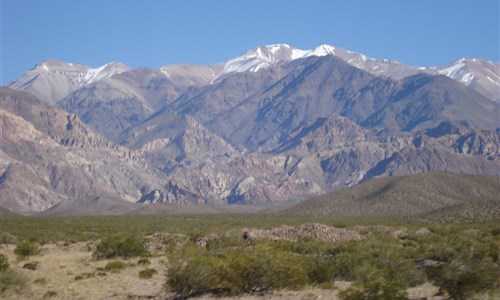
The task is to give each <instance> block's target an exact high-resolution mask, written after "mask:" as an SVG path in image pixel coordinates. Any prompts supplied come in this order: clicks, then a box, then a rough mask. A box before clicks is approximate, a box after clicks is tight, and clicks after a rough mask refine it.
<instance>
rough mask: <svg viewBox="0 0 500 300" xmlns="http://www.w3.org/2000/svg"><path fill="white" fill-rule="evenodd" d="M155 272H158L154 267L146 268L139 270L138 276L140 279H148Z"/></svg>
mask: <svg viewBox="0 0 500 300" xmlns="http://www.w3.org/2000/svg"><path fill="white" fill-rule="evenodd" d="M157 273H158V271H156V270H155V269H151V268H147V269H144V270H140V271H139V278H141V279H149V278H151V277H153V276H154V275H155V274H157Z"/></svg>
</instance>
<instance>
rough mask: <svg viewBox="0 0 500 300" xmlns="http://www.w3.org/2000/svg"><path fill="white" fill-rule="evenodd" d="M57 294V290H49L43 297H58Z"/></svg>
mask: <svg viewBox="0 0 500 300" xmlns="http://www.w3.org/2000/svg"><path fill="white" fill-rule="evenodd" d="M56 296H57V292H56V291H47V292H46V293H45V294H43V298H44V299H46V298H52V297H56Z"/></svg>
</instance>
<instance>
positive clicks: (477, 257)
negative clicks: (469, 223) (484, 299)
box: [419, 230, 500, 299]
mask: <svg viewBox="0 0 500 300" xmlns="http://www.w3.org/2000/svg"><path fill="white" fill-rule="evenodd" d="M495 239H496V241H495ZM497 243H498V238H497V237H496V236H494V235H493V236H492V235H489V234H481V232H480V231H477V230H474V231H472V230H464V231H455V232H444V233H441V234H440V235H437V236H434V237H432V238H422V239H421V240H420V241H419V245H420V253H421V255H422V256H423V257H425V258H427V259H432V260H436V261H438V262H440V265H439V266H438V267H435V268H427V269H426V270H425V271H426V274H427V276H428V278H429V279H430V280H431V281H432V282H433V283H434V284H435V285H437V286H438V287H439V288H440V290H441V291H445V292H447V293H448V295H449V296H450V297H451V298H452V299H466V298H469V297H471V296H473V295H474V294H475V293H480V292H483V291H488V290H496V289H499V288H500V286H499V284H500V280H499V279H498V278H499V277H498V274H500V266H499V247H498V244H497Z"/></svg>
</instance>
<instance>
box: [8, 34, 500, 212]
mask: <svg viewBox="0 0 500 300" xmlns="http://www.w3.org/2000/svg"><path fill="white" fill-rule="evenodd" d="M1 104H2V105H1V107H0V108H1V110H0V113H1V122H2V145H1V151H2V156H1V157H2V159H1V162H0V163H1V164H0V173H1V177H0V196H1V198H2V206H3V207H6V208H8V209H11V210H14V211H17V212H23V213H33V212H41V211H45V210H48V209H50V208H51V207H54V206H55V205H58V204H59V206H61V204H60V203H72V202H74V201H80V202H82V201H83V203H89V204H88V205H92V203H94V202H96V201H87V200H85V199H98V198H96V197H104V198H106V199H107V198H109V199H115V200H116V199H123V200H124V201H128V202H139V203H176V204H208V205H221V204H259V205H260V204H269V203H281V202H287V201H300V200H304V199H307V198H310V197H313V196H316V195H320V194H324V193H326V192H329V191H332V190H336V189H340V188H343V187H348V186H352V185H355V184H357V183H359V182H362V181H366V180H368V179H370V178H374V177H380V176H394V175H407V174H416V173H422V172H429V171H436V170H442V171H444V170H446V171H450V172H457V173H470V174H488V175H495V176H499V175H500V64H499V63H498V62H491V61H486V60H483V59H479V58H474V59H459V60H457V61H455V62H451V63H450V64H448V65H445V66H441V67H412V66H406V65H403V64H401V63H399V62H396V61H390V60H384V59H373V58H369V57H366V56H365V55H362V54H359V53H355V52H351V51H347V50H344V49H340V48H336V47H333V46H330V45H321V46H319V47H317V48H315V49H312V50H300V49H296V48H294V47H292V46H289V45H286V44H277V45H269V46H261V47H257V48H255V49H251V50H248V51H247V52H245V53H243V54H242V55H240V56H238V57H235V58H233V59H230V60H228V61H226V62H223V63H218V64H212V65H168V66H164V67H161V68H159V69H150V68H137V69H131V68H128V67H127V66H125V65H123V64H121V63H116V62H114V63H109V64H106V65H104V66H102V67H99V68H91V67H88V66H83V65H76V64H69V63H63V62H59V61H56V60H46V61H44V62H41V63H39V64H37V65H36V66H35V67H34V68H33V69H32V70H30V71H28V72H27V73H26V74H24V75H22V76H21V77H20V78H18V79H17V80H15V81H14V82H12V83H10V84H8V85H7V86H6V87H2V90H1ZM89 195H90V196H92V197H94V196H95V197H94V198H92V197H90V196H89ZM89 197H90V198H89ZM4 199H5V200H4ZM116 201H118V200H116ZM97 202H98V201H97ZM65 205H68V204H65Z"/></svg>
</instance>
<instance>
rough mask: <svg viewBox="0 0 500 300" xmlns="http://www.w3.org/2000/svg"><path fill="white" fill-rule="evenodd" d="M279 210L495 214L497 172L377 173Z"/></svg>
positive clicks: (498, 210) (499, 199) (459, 216)
mask: <svg viewBox="0 0 500 300" xmlns="http://www.w3.org/2000/svg"><path fill="white" fill-rule="evenodd" d="M283 213H285V214H290V215H310V216H397V217H411V218H414V217H416V218H418V219H421V220H440V221H459V220H462V221H463V220H484V219H498V218H500V177H498V176H480V175H462V174H455V173H445V172H436V173H422V174H418V175H412V176H401V177H389V178H377V179H373V180H370V181H367V182H364V183H361V184H358V185H356V186H353V187H350V188H347V189H343V190H340V191H336V192H332V193H328V194H325V195H323V196H320V197H317V198H313V199H310V200H307V201H305V202H302V203H299V204H297V205H295V206H293V207H290V208H288V209H286V210H284V211H283Z"/></svg>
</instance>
